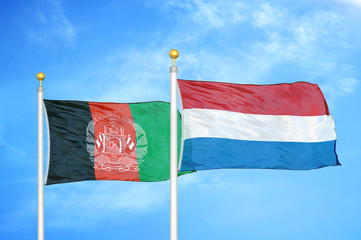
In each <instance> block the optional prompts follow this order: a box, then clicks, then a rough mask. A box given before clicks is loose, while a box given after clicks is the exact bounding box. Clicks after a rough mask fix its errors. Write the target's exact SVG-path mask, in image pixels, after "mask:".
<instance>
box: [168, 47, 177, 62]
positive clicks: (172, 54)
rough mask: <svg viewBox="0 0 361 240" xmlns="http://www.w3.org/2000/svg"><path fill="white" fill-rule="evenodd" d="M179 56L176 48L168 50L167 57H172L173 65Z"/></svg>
mask: <svg viewBox="0 0 361 240" xmlns="http://www.w3.org/2000/svg"><path fill="white" fill-rule="evenodd" d="M178 56H179V52H178V50H177V49H172V50H170V51H169V57H171V58H172V59H173V66H175V60H176V58H177V57H178Z"/></svg>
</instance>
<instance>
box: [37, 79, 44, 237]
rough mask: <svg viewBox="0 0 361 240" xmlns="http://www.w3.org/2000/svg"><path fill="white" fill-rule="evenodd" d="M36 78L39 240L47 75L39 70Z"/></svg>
mask: <svg viewBox="0 0 361 240" xmlns="http://www.w3.org/2000/svg"><path fill="white" fill-rule="evenodd" d="M36 78H37V79H38V80H39V81H40V86H39V87H38V89H37V92H38V240H44V131H43V125H44V119H43V93H44V88H43V87H42V86H41V82H42V81H43V80H44V78H45V75H44V73H42V72H39V73H38V74H37V75H36Z"/></svg>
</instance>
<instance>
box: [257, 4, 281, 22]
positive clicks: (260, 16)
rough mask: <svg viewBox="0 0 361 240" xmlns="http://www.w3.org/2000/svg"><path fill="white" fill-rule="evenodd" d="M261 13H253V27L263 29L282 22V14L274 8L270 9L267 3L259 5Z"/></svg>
mask: <svg viewBox="0 0 361 240" xmlns="http://www.w3.org/2000/svg"><path fill="white" fill-rule="evenodd" d="M261 8H262V11H257V12H254V13H253V18H254V21H255V23H254V24H255V26H257V27H265V26H269V25H279V24H280V23H281V20H283V16H282V13H281V12H280V11H279V10H277V9H276V8H273V7H271V5H270V4H269V3H268V2H267V3H262V4H261Z"/></svg>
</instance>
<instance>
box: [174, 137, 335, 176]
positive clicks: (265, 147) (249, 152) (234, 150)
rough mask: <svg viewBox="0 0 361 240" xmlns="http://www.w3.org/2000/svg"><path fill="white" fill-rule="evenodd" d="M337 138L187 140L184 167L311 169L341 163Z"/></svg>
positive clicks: (201, 168)
mask: <svg viewBox="0 0 361 240" xmlns="http://www.w3.org/2000/svg"><path fill="white" fill-rule="evenodd" d="M335 147H336V140H334V141H327V142H316V143H299V142H262V141H245V140H233V139H224V138H191V139H187V140H185V141H184V149H183V158H182V166H181V171H190V170H205V169H219V168H260V169H289V170H308V169H315V168H321V167H326V166H336V165H340V163H339V162H338V157H337V154H336V151H335Z"/></svg>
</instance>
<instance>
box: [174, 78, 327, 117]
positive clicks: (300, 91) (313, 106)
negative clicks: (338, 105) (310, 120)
mask: <svg viewBox="0 0 361 240" xmlns="http://www.w3.org/2000/svg"><path fill="white" fill-rule="evenodd" d="M178 86H179V90H180V92H181V97H182V104H183V109H190V108H201V109H216V110H225V111H232V112H240V113H248V114H263V115H294V116H319V115H328V114H329V112H328V107H327V103H326V101H325V99H324V97H323V94H322V92H321V90H320V88H319V87H318V85H317V84H311V83H307V82H296V83H293V84H288V83H283V84H275V85H248V84H234V83H222V82H203V81H188V80H180V79H179V80H178Z"/></svg>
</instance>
